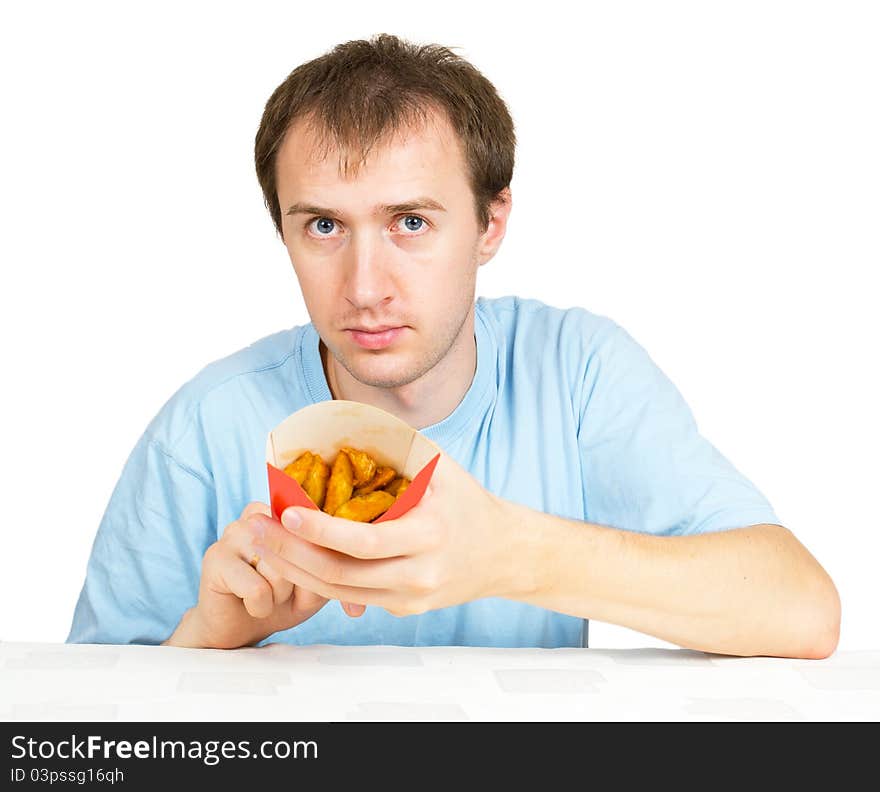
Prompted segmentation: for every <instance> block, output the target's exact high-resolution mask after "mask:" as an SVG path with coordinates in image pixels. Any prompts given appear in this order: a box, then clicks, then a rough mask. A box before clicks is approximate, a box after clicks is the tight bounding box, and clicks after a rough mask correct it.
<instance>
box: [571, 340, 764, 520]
mask: <svg viewBox="0 0 880 792" xmlns="http://www.w3.org/2000/svg"><path fill="white" fill-rule="evenodd" d="M583 394H584V395H583V397H582V404H581V416H580V425H579V428H578V445H579V451H580V454H581V463H582V471H583V473H582V478H583V488H584V503H585V516H586V519H587V521H588V522H592V523H597V524H600V525H606V526H610V527H613V528H620V529H624V530H628V531H637V532H641V533H652V534H658V535H676V534H695V533H704V532H709V531H720V530H727V529H731V528H737V527H742V526H746V525H756V524H759V523H775V524H779V520H778V518H777V516H776V514H775V512H774V511H773V509H772V507H771V506H770V503H769V502H768V501H767V499H766V498H765V497H764V495H763V494H762V493H761V492H760V491H759V490H758V489H757V488H756V487H755V485H754V484H753V483H752V482H751V481H749V480H748V479H747V478H746V477H745V476H744V475H743V474H742V473H740V472H739V471H738V470H737V469H736V468H735V467H734V466H733V465H732V464H731V463H730V462H729V461H728V460H727V459H726V458H725V457H724V456H723V455H722V454H721V453H720V452H719V451H718V449H716V448H715V446H713V445H712V444H711V443H710V442H709V441H708V440H707V439H706V438H705V437H703V436H702V435H701V434H700V432H699V431H698V428H697V424H696V422H695V420H694V416H693V414H692V412H691V409H690V407H689V406H688V405H687V403H686V402H685V400H684V398H683V397H682V395H681V393H679V391H678V389H677V388H676V387H675V385H674V384H673V383H672V382H671V381H670V380H669V378H668V377H667V376H666V375H665V374H664V373H663V372H662V371H661V370H660V368H659V367H658V366H657V365H656V364H655V363H654V361H653V360H652V359H651V358H650V356H649V355H648V353H647V352H646V350H645V349H644V348H643V347H642V346H641V345H639V344H638V343H637V342H636V341H635V340H634V339H633V338H632V337H631V336H630V335H629V333H627V332H626V331H625V330H624V329H623V328H622V327H620V326H619V325H617V324H615V323H613V322H609V327H608V328H607V332H603V333H602V334H601V338H599V339H598V340H597V344H596V347H595V349H594V350H593V352H592V353H591V354H590V355H589V358H588V362H587V366H586V370H585V382H584V389H583Z"/></svg>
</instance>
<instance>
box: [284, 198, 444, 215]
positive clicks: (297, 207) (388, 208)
mask: <svg viewBox="0 0 880 792" xmlns="http://www.w3.org/2000/svg"><path fill="white" fill-rule="evenodd" d="M421 209H430V210H433V211H435V212H445V211H446V207H445V206H442V205H441V204H439V203H437V201H435V200H434V199H433V198H426V197H422V198H413V199H412V200H411V201H404V202H403V203H396V204H382V205H380V206H376V207H374V208H373V214H376V215H380V214H401V213H403V212H415V211H418V210H421ZM285 214H288V215H295V214H313V215H320V216H322V217H338V216H339V215H341V214H343V212H340V211H338V210H336V209H329V208H328V207H326V206H312V205H311V204H306V203H294V204H291V205H290V207H288V209H287V212H286V213H285Z"/></svg>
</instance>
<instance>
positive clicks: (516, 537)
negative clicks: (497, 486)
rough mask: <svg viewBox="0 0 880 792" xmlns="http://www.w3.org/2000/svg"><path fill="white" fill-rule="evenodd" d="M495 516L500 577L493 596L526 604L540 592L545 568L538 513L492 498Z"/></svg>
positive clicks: (516, 504) (543, 546)
mask: <svg viewBox="0 0 880 792" xmlns="http://www.w3.org/2000/svg"><path fill="white" fill-rule="evenodd" d="M495 501H496V511H497V513H498V514H499V525H500V527H501V530H500V532H499V537H500V540H501V541H500V542H499V544H498V546H499V547H500V548H502V554H501V556H500V570H501V574H500V576H499V581H498V589H499V591H498V594H497V595H496V596H501V597H506V598H507V599H513V600H520V601H523V602H528V601H530V600H532V599H534V598H535V597H537V596H538V595H539V593H540V592H541V591H542V590H543V586H544V577H545V571H546V568H547V562H546V558H545V555H546V549H547V544H546V542H543V541H542V539H541V537H542V535H543V530H544V527H543V525H542V523H541V517H542V516H543V515H542V514H541V513H540V512H536V511H534V510H533V509H530V508H528V507H527V506H522V505H521V504H518V503H513V502H511V501H507V500H503V499H502V498H497V497H495Z"/></svg>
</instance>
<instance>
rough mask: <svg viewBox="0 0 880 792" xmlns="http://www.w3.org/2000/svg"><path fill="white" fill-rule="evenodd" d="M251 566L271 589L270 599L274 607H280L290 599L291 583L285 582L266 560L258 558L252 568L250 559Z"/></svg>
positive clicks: (291, 592)
mask: <svg viewBox="0 0 880 792" xmlns="http://www.w3.org/2000/svg"><path fill="white" fill-rule="evenodd" d="M251 566H253V567H254V569H256V570H257V572H259V573H260V574H261V575H262V576H263V577H264V578H266V580H268V581H269V585H270V586H271V587H272V598H273V601H274V603H275V604H276V605H280V604H281V603H282V602H286V601H287V600H289V599H290V596H291V594H293V583H291V582H290V581H289V580H287V579H286V578H285V577H284V576H283V575H282V574H281V573H280V572H278V571H277V570H276V569H275V568H274V567H273V566H272V565H271V564H269V563H268V562H267V561H266V559H264V558H259V559H258V560H257V564H256V566H254V564H253V559H252V560H251Z"/></svg>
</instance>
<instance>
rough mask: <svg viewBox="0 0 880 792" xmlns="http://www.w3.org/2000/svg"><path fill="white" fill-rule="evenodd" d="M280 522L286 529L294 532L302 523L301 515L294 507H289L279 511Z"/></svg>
mask: <svg viewBox="0 0 880 792" xmlns="http://www.w3.org/2000/svg"><path fill="white" fill-rule="evenodd" d="M281 524H282V525H283V526H284V527H285V528H287V530H288V531H291V532H295V531H296V530H297V529H298V528H299V527H300V525H302V517H301V516H300V514H299V512H297V511H296V509H294V508H293V507H291V508H289V509H285V510H284V511H283V512H282V513H281Z"/></svg>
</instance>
